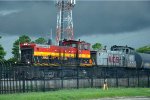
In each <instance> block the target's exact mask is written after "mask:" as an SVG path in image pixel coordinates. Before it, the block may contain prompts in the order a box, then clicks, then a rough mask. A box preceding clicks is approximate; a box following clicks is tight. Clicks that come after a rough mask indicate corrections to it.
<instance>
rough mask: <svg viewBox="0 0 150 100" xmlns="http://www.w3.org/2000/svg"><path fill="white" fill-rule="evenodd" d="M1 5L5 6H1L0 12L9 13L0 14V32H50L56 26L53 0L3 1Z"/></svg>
mask: <svg viewBox="0 0 150 100" xmlns="http://www.w3.org/2000/svg"><path fill="white" fill-rule="evenodd" d="M0 4H1V3H0ZM2 5H5V7H3V8H2V7H1V9H0V12H1V11H3V12H6V13H8V12H10V14H9V13H8V15H7V14H6V15H3V16H2V14H0V22H1V23H0V32H3V33H8V34H12V35H14V34H30V35H35V34H36V35H37V34H39V33H40V34H42V33H47V32H50V29H51V28H55V26H56V24H55V23H56V9H55V6H54V2H48V1H45V2H36V1H35V2H33V1H32V2H27V1H23V2H3V4H2ZM15 11H16V12H15ZM17 11H18V12H17ZM11 12H12V13H11ZM13 12H14V13H13Z"/></svg>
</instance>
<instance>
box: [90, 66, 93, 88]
mask: <svg viewBox="0 0 150 100" xmlns="http://www.w3.org/2000/svg"><path fill="white" fill-rule="evenodd" d="M92 67H93V66H92ZM93 73H94V67H93V68H92V70H91V73H90V74H91V75H90V76H91V88H92V87H93V76H94V75H93Z"/></svg>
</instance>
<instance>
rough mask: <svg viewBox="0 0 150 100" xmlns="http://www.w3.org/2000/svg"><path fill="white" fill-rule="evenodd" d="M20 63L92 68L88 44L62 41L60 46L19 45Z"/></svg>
mask: <svg viewBox="0 0 150 100" xmlns="http://www.w3.org/2000/svg"><path fill="white" fill-rule="evenodd" d="M20 50H21V63H24V64H30V65H34V66H61V65H63V66H76V65H78V66H92V60H91V55H90V43H87V42H85V41H80V40H79V41H75V40H63V41H62V43H61V45H60V46H57V45H41V44H35V43H22V44H20Z"/></svg>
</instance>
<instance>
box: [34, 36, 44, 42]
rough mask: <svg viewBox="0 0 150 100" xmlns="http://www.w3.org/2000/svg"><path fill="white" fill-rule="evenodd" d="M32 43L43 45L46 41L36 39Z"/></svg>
mask: <svg viewBox="0 0 150 100" xmlns="http://www.w3.org/2000/svg"><path fill="white" fill-rule="evenodd" d="M34 43H37V44H45V43H46V40H45V39H44V38H42V37H41V38H38V39H36V40H35V41H34Z"/></svg>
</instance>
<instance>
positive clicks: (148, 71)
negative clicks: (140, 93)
mask: <svg viewBox="0 0 150 100" xmlns="http://www.w3.org/2000/svg"><path fill="white" fill-rule="evenodd" d="M149 73H150V72H149V71H148V87H149V81H150V80H149Z"/></svg>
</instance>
